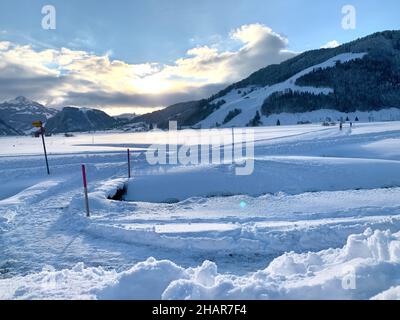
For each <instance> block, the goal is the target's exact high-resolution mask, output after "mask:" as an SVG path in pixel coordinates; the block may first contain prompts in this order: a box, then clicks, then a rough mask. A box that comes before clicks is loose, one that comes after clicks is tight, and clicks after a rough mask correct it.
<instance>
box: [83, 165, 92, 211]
mask: <svg viewBox="0 0 400 320" xmlns="http://www.w3.org/2000/svg"><path fill="white" fill-rule="evenodd" d="M82 177H83V190H84V192H85V209H86V217H90V212H89V198H88V192H87V180H86V167H85V165H84V164H83V165H82Z"/></svg>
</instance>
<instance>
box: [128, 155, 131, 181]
mask: <svg viewBox="0 0 400 320" xmlns="http://www.w3.org/2000/svg"><path fill="white" fill-rule="evenodd" d="M127 151H128V178H131V152H130V150H129V149H128V150H127Z"/></svg>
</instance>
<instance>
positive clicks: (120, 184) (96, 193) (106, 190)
mask: <svg viewBox="0 0 400 320" xmlns="http://www.w3.org/2000/svg"><path fill="white" fill-rule="evenodd" d="M126 181H127V179H124V178H117V179H111V180H106V181H102V182H100V183H97V184H95V185H94V186H93V187H91V188H90V189H89V192H88V198H89V208H90V210H91V211H92V212H94V213H95V212H96V211H105V210H106V211H107V210H108V211H110V209H114V210H116V211H117V212H118V211H120V210H118V204H115V203H114V201H111V200H110V199H109V198H112V197H114V196H115V194H116V193H117V191H118V190H119V189H123V188H124V187H125V184H126V183H127V182H126ZM84 210H85V208H84V195H83V192H82V193H81V194H77V195H75V196H74V197H73V198H72V199H71V202H70V204H69V206H68V211H69V212H83V211H84Z"/></svg>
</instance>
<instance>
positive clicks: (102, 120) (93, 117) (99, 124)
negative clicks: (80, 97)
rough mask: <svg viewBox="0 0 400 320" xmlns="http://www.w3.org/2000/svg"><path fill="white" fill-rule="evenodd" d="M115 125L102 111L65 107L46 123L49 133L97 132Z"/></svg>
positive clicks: (111, 118)
mask: <svg viewBox="0 0 400 320" xmlns="http://www.w3.org/2000/svg"><path fill="white" fill-rule="evenodd" d="M116 123H117V120H115V119H114V118H113V117H111V116H109V115H108V114H106V113H105V112H103V111H100V110H96V109H87V108H74V107H65V108H63V109H62V111H60V112H59V113H57V114H56V115H55V116H54V117H52V118H50V119H49V120H48V121H47V123H46V131H47V132H49V133H60V132H79V131H82V132H84V131H97V130H107V129H111V128H113V127H114V126H115V125H116Z"/></svg>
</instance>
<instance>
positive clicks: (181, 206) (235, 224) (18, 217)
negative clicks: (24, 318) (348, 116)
mask: <svg viewBox="0 0 400 320" xmlns="http://www.w3.org/2000/svg"><path fill="white" fill-rule="evenodd" d="M193 133H194V132H193V131H191V130H183V131H176V132H170V133H165V132H152V133H142V132H140V133H118V132H115V133H97V134H95V135H91V134H76V135H75V136H74V137H71V138H65V137H63V136H57V135H56V136H53V137H48V138H47V140H46V141H47V142H48V151H49V161H50V170H51V175H50V176H47V174H46V170H45V167H44V159H43V155H42V149H41V144H40V143H41V141H40V139H35V138H31V137H7V138H1V139H0V145H1V148H0V168H1V170H0V181H1V183H0V298H1V299H43V298H50V299H161V298H162V299H225V298H226V299H311V298H312V299H321V298H323V299H372V298H373V299H397V298H398V288H399V286H400V268H399V263H400V232H399V231H400V215H399V212H400V203H399V199H400V175H399V172H400V170H399V169H400V168H399V161H400V151H399V150H400V149H399V146H400V122H398V121H391V122H371V123H357V124H356V125H355V126H354V127H353V128H352V130H350V128H349V125H348V124H345V125H344V129H343V131H340V130H339V128H338V127H322V126H321V125H312V124H310V125H297V126H281V127H261V128H256V129H255V154H254V158H253V160H254V164H255V167H254V168H255V171H254V173H253V175H250V176H236V175H234V174H233V172H234V166H232V165H204V164H203V165H200V166H192V165H186V166H183V165H165V166H150V165H149V164H148V163H147V162H146V157H145V155H144V152H143V151H144V150H146V149H147V148H148V147H149V145H151V144H153V143H162V142H166V141H168V139H170V138H174V139H176V140H177V141H178V142H179V143H191V142H192V141H193V140H192V137H193ZM204 133H205V134H208V135H210V136H212V135H215V134H216V131H208V130H205V131H204ZM218 134H220V135H221V136H225V135H226V136H230V134H231V130H230V129H222V130H220V131H218ZM229 145H230V143H229ZM127 147H129V148H131V149H132V169H133V170H132V172H133V178H131V179H128V178H127V177H126V176H127V166H126V148H127ZM227 150H228V151H229V150H230V149H229V148H228V149H227ZM82 163H84V164H86V165H87V174H88V181H89V204H90V208H91V217H90V218H86V217H85V212H84V202H83V192H82V191H83V187H82V177H81V164H82ZM124 187H125V188H127V194H126V196H125V200H129V201H115V200H110V199H109V197H112V196H113V195H115V194H116V192H117V190H119V189H122V188H124ZM172 198H176V199H177V200H178V202H171V201H165V200H171V199H172ZM353 275H355V278H354V277H353ZM354 279H355V281H354ZM354 285H355V288H353V286H354Z"/></svg>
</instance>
